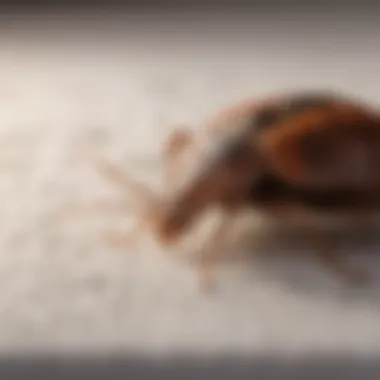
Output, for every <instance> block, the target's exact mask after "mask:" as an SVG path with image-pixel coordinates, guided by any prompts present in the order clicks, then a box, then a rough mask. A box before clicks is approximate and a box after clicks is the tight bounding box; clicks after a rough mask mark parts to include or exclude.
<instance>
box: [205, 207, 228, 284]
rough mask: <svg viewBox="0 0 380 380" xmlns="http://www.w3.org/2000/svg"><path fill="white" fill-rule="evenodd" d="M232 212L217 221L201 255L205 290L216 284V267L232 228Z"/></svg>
mask: <svg viewBox="0 0 380 380" xmlns="http://www.w3.org/2000/svg"><path fill="white" fill-rule="evenodd" d="M231 217H232V215H231V214H229V213H228V214H226V215H223V216H222V219H221V220H219V221H218V223H216V225H215V226H214V229H213V231H212V235H211V237H210V240H209V241H208V243H207V245H206V247H205V249H204V250H203V252H202V255H201V262H200V267H199V269H200V273H199V274H200V283H201V288H202V290H204V291H209V290H211V289H212V288H213V287H214V285H215V277H214V274H215V272H214V271H215V267H216V265H217V264H218V262H219V260H220V254H221V252H222V250H223V246H224V245H225V243H226V241H227V239H228V236H229V233H228V232H229V231H230V229H231Z"/></svg>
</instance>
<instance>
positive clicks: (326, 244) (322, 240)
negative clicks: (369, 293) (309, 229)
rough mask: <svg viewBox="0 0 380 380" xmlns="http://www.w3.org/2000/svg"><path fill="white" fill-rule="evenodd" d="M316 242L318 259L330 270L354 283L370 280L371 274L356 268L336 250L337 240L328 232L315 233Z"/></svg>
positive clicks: (361, 283) (364, 282) (363, 282)
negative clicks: (328, 234)
mask: <svg viewBox="0 0 380 380" xmlns="http://www.w3.org/2000/svg"><path fill="white" fill-rule="evenodd" d="M313 240H314V243H315V244H316V249H315V251H314V252H315V254H316V257H317V258H318V260H319V261H320V262H321V263H322V264H323V265H324V266H325V267H326V268H327V269H328V270H330V271H332V272H334V273H335V274H336V275H338V276H340V277H342V278H344V279H345V280H346V281H347V282H349V283H350V284H353V285H366V284H368V283H369V282H370V276H369V274H368V273H367V272H366V271H364V270H362V269H359V268H354V267H353V266H352V265H350V264H349V263H348V262H347V261H345V260H344V259H343V258H342V257H341V256H339V255H338V254H337V252H336V240H335V239H334V241H333V238H332V237H331V236H327V233H326V232H325V233H323V232H319V233H314V234H313Z"/></svg>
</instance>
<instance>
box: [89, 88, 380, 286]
mask: <svg viewBox="0 0 380 380" xmlns="http://www.w3.org/2000/svg"><path fill="white" fill-rule="evenodd" d="M206 131H207V133H208V137H209V138H208V140H209V141H208V142H207V143H205V145H204V152H205V154H204V156H203V155H202V154H200V155H199V156H198V161H199V164H198V166H196V167H195V170H194V172H193V173H191V174H189V175H188V177H187V178H185V181H184V182H183V183H182V185H181V186H179V187H178V188H177V189H176V191H172V192H170V191H169V192H168V194H166V196H164V195H159V194H156V193H155V192H153V191H151V190H150V188H148V187H147V186H145V185H143V184H141V183H139V182H137V181H136V180H134V179H132V178H131V177H130V176H128V175H127V174H126V173H125V172H124V173H123V172H122V171H121V170H119V169H117V168H116V167H114V166H110V165H109V164H107V163H105V162H104V161H100V160H97V161H96V163H97V167H98V168H99V169H100V170H101V171H102V172H103V173H104V174H105V175H107V176H108V177H109V178H112V179H113V180H116V181H118V182H122V184H123V186H124V188H128V189H129V190H132V191H133V189H134V194H135V195H136V198H135V200H136V202H137V200H138V202H137V203H139V205H140V208H138V213H139V216H140V218H139V220H140V221H143V222H144V225H145V226H147V227H148V228H149V229H150V230H151V231H152V232H153V233H154V234H155V235H156V237H157V238H158V239H159V240H161V242H162V243H164V244H171V243H174V242H176V241H177V240H178V239H180V238H181V237H182V236H183V235H184V234H185V233H186V232H187V231H188V230H189V229H190V228H191V226H192V225H193V223H195V222H196V221H197V220H198V219H199V218H200V216H201V215H202V214H203V213H204V212H205V211H207V210H209V209H210V208H211V207H218V208H220V209H221V210H222V211H223V214H224V217H222V218H221V220H220V224H219V225H217V226H215V234H214V236H213V237H211V238H210V241H209V245H208V246H207V247H206V248H205V250H204V252H203V256H202V257H203V260H202V265H201V267H200V268H201V269H202V274H203V277H202V278H203V279H208V280H209V279H210V273H211V268H213V265H214V264H215V263H216V262H217V257H218V253H219V252H220V250H221V249H222V245H223V242H225V238H226V236H228V230H229V229H230V227H231V223H232V221H233V220H234V218H235V216H236V215H238V213H239V211H240V210H242V209H247V208H254V209H256V210H259V211H261V212H263V213H266V214H268V215H272V216H275V217H281V218H285V219H286V218H294V217H308V218H314V217H316V216H317V217H324V218H328V219H329V220H333V219H334V218H338V219H339V218H341V219H343V220H347V219H352V220H369V219H370V218H372V216H373V215H374V214H375V212H376V208H378V206H380V116H379V115H378V113H377V112H376V111H375V110H373V109H371V108H370V107H368V106H366V105H364V104H362V103H360V102H358V101H356V100H353V99H349V98H345V97H343V96H338V95H335V94H330V93H326V94H320V93H300V94H293V95H288V96H278V97H274V98H271V99H268V100H266V101H264V102H261V103H258V102H255V101H246V102H244V103H240V104H237V105H235V106H233V107H231V108H230V109H226V110H223V111H222V112H220V113H219V114H218V115H216V117H215V118H213V119H212V120H211V121H210V122H209V123H208V124H207V126H206ZM196 144H197V143H196V138H195V136H194V135H193V134H192V133H190V132H188V131H185V130H176V131H174V132H173V134H172V135H171V136H170V137H169V139H168V141H167V146H166V150H165V159H166V164H165V168H166V173H167V175H168V177H167V181H169V180H172V181H173V176H175V172H176V170H175V169H177V171H179V172H181V168H180V167H178V165H179V163H180V157H181V155H182V154H183V153H184V152H185V151H186V149H189V147H191V146H195V145H196ZM176 166H177V168H176ZM181 174H182V173H181ZM170 175H171V177H170ZM182 176H183V174H182ZM174 182H175V179H174ZM136 190H137V191H136ZM137 198H138V199H137ZM321 236H322V234H321V233H320V231H319V230H318V231H317V230H316V233H315V237H316V238H317V240H316V242H318V243H321V244H322V246H321V247H320V248H319V249H318V250H316V251H318V257H320V258H321V259H323V261H324V262H325V263H326V264H328V265H329V267H330V268H331V269H333V270H334V271H336V272H338V273H339V274H341V275H344V276H345V277H346V278H348V279H350V280H355V281H359V280H360V281H362V280H364V279H365V278H366V276H365V274H364V273H362V272H360V271H358V270H355V269H354V268H352V267H350V266H349V265H347V264H346V263H345V262H344V261H343V260H342V259H338V257H337V255H336V254H335V252H334V251H333V250H332V249H329V246H328V244H327V240H328V239H326V238H325V237H324V238H323V239H322V237H321Z"/></svg>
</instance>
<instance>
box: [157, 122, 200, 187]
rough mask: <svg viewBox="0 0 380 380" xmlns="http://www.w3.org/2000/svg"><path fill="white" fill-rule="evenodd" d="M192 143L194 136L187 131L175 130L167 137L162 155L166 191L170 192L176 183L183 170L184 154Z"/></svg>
mask: <svg viewBox="0 0 380 380" xmlns="http://www.w3.org/2000/svg"><path fill="white" fill-rule="evenodd" d="M194 143H195V138H194V135H193V133H192V132H190V131H189V130H185V129H177V130H175V131H174V132H172V133H171V134H170V135H169V136H168V138H167V140H166V142H165V146H164V154H163V156H164V180H165V187H166V190H168V191H170V190H171V189H172V188H173V186H175V184H176V183H177V181H178V178H179V176H180V173H181V169H182V168H183V159H184V154H185V153H186V151H188V149H189V148H190V147H191V146H193V145H194Z"/></svg>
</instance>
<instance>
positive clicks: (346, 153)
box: [208, 93, 380, 191]
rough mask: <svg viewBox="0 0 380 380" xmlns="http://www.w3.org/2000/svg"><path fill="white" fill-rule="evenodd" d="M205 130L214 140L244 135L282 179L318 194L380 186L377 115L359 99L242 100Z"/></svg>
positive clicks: (319, 96)
mask: <svg viewBox="0 0 380 380" xmlns="http://www.w3.org/2000/svg"><path fill="white" fill-rule="evenodd" d="M208 128H209V130H210V132H211V133H212V134H213V136H214V137H218V136H225V135H228V134H241V133H245V134H246V137H245V138H247V139H250V140H251V141H250V143H251V144H252V147H253V148H254V149H257V150H258V151H259V153H260V155H261V157H262V159H263V162H264V164H265V166H266V169H267V170H269V171H271V172H273V173H274V174H276V175H277V176H279V177H281V178H282V179H283V180H284V181H289V182H291V183H293V184H296V185H299V186H302V187H305V188H308V189H323V190H334V189H342V188H344V189H347V188H348V189H353V188H358V189H361V190H364V189H367V190H371V191H373V190H375V189H378V188H379V186H380V117H379V115H378V114H377V113H376V112H375V111H374V110H372V109H371V108H369V107H367V106H365V105H364V104H361V103H359V102H358V101H354V100H352V99H348V98H344V97H342V96H337V95H331V94H310V93H307V94H296V95H293V96H280V97H276V98H275V97H273V98H271V99H268V100H265V101H263V102H260V103H257V102H255V101H247V102H244V103H240V104H238V105H237V106H234V107H232V108H229V109H227V110H224V111H222V112H221V113H219V114H218V115H217V116H216V117H215V118H214V119H212V120H211V122H210V124H209V126H208Z"/></svg>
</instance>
